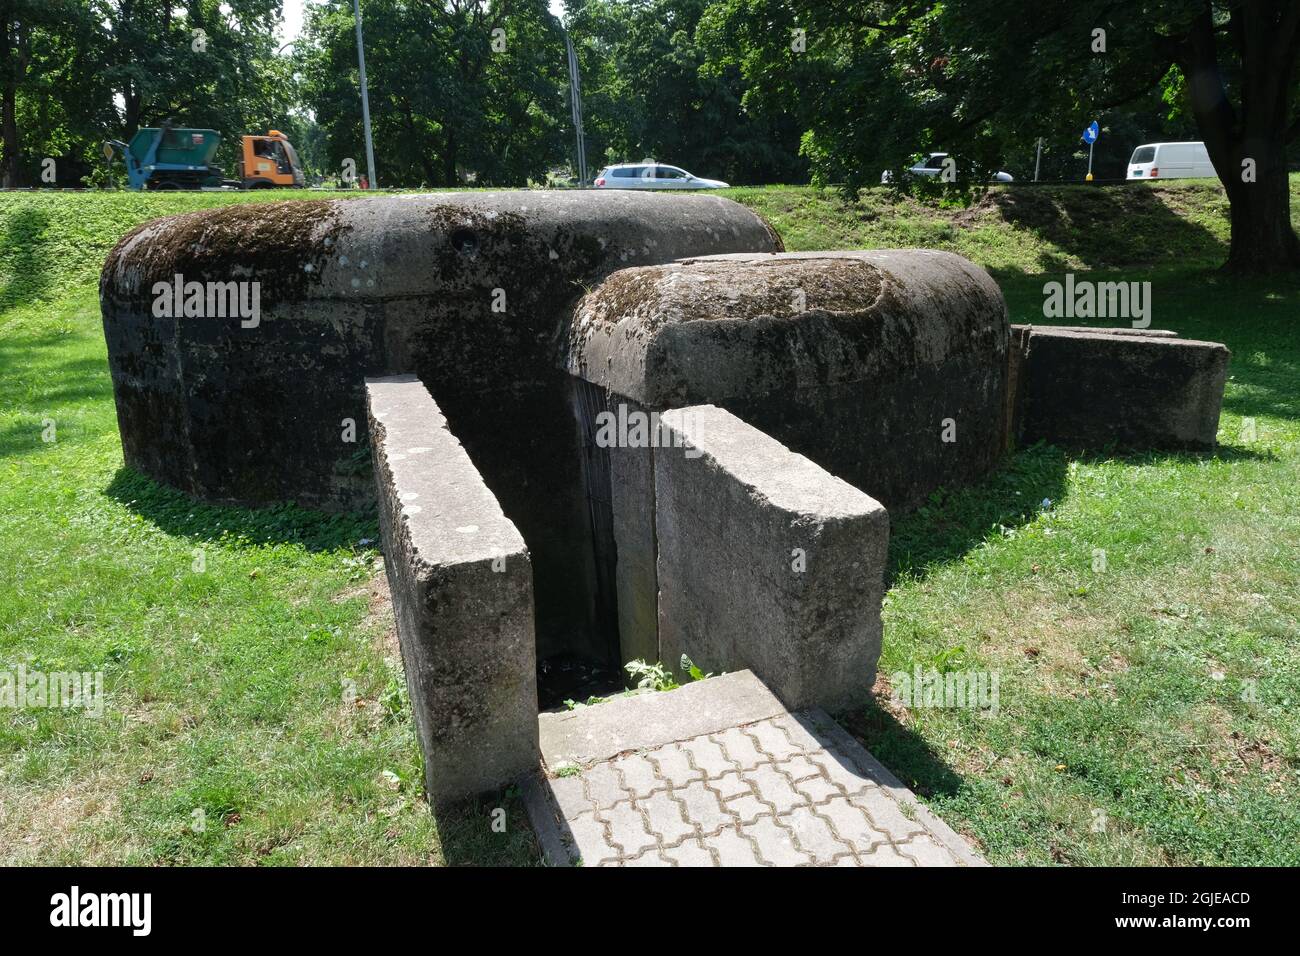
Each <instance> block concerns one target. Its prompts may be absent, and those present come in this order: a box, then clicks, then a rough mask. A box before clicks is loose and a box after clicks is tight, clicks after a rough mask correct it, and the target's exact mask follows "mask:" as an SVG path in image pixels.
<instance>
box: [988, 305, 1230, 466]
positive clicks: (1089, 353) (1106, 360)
mask: <svg viewBox="0 0 1300 956" xmlns="http://www.w3.org/2000/svg"><path fill="white" fill-rule="evenodd" d="M1012 343H1013V346H1012V350H1011V351H1012V359H1011V365H1012V366H1014V368H1013V369H1012V370H1011V371H1010V373H1009V375H1008V379H1009V381H1010V382H1011V383H1012V385H1013V387H1012V389H1011V390H1010V394H1009V399H1008V409H1009V412H1008V414H1009V417H1010V419H1011V422H1012V425H1011V429H1012V433H1013V435H1014V436H1016V437H1017V438H1018V440H1019V441H1022V442H1026V443H1029V442H1035V441H1049V442H1053V443H1055V444H1059V445H1062V446H1065V447H1068V448H1083V449H1096V448H1103V447H1105V446H1108V445H1117V446H1119V447H1122V448H1136V449H1145V448H1152V449H1168V450H1189V451H1209V450H1212V449H1213V448H1214V446H1215V436H1216V433H1217V432H1218V428H1219V413H1220V410H1221V407H1222V404H1223V387H1224V382H1225V381H1226V379H1227V373H1228V360H1229V358H1230V357H1231V353H1230V352H1229V351H1228V349H1227V348H1226V347H1225V346H1223V345H1221V344H1219V343H1217V342H1198V341H1194V340H1191V339H1181V338H1178V337H1176V336H1173V335H1171V334H1170V333H1168V332H1163V331H1161V330H1154V329H1113V330H1112V329H1074V328H1051V327H1042V326H1032V327H1029V326H1022V327H1016V328H1014V329H1013V330H1012Z"/></svg>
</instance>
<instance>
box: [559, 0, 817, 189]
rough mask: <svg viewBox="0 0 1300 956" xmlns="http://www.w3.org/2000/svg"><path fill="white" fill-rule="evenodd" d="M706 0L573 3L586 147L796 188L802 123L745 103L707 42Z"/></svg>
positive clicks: (735, 78) (616, 157)
mask: <svg viewBox="0 0 1300 956" xmlns="http://www.w3.org/2000/svg"><path fill="white" fill-rule="evenodd" d="M708 6H709V0H570V2H569V3H568V4H567V5H566V9H567V11H568V14H569V17H568V29H569V33H570V35H571V36H572V37H573V40H574V43H575V44H577V47H578V55H579V60H580V62H581V64H582V71H583V88H584V102H583V110H584V114H585V121H586V127H587V142H588V147H589V151H590V153H591V155H592V158H593V159H594V160H595V161H597V162H600V161H603V160H608V161H624V160H629V161H636V160H640V159H643V158H645V157H647V156H653V157H655V158H657V159H660V160H663V161H665V162H670V163H675V164H679V165H682V166H685V167H687V168H689V169H690V170H691V171H692V172H695V173H697V174H699V175H703V176H710V177H714V176H716V177H720V178H723V179H726V180H728V181H730V182H735V183H746V182H800V181H806V180H807V176H808V173H807V164H806V163H805V162H804V161H803V160H801V159H800V158H799V155H798V149H799V135H800V133H801V132H802V127H801V125H800V124H799V122H798V121H797V119H796V118H795V117H794V116H792V115H790V114H788V113H786V112H785V111H784V110H783V109H781V108H780V107H779V106H777V108H775V109H768V108H766V106H767V104H761V103H758V102H757V101H755V102H753V103H749V104H747V103H746V102H745V101H744V99H743V97H744V93H745V86H744V80H743V78H742V77H741V75H740V70H739V69H737V68H736V67H735V66H734V65H730V64H721V63H716V62H714V61H713V59H712V57H711V50H710V48H709V46H708V43H709V40H710V38H709V37H708V36H707V35H701V32H700V25H701V22H702V21H703V19H704V18H705V15H706V11H707V9H708Z"/></svg>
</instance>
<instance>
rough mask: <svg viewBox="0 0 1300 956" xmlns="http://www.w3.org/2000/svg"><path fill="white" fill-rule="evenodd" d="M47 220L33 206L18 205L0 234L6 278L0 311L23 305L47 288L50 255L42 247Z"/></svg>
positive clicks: (0, 288) (1, 294) (43, 214)
mask: <svg viewBox="0 0 1300 956" xmlns="http://www.w3.org/2000/svg"><path fill="white" fill-rule="evenodd" d="M49 225H50V217H49V216H47V215H46V214H45V212H44V211H42V210H40V209H37V208H36V207H35V206H19V207H18V209H16V210H15V211H14V212H12V213H11V214H10V215H9V218H8V220H7V221H6V222H5V228H4V232H3V234H0V255H2V256H4V258H5V259H6V260H7V268H8V272H9V279H8V281H7V282H6V283H5V284H4V286H3V287H0V308H11V307H13V306H15V305H23V304H25V303H27V302H31V301H33V300H34V299H36V298H38V297H39V296H40V295H41V293H43V292H44V291H45V290H46V289H47V288H48V287H49V285H50V274H49V268H50V262H51V258H52V257H51V255H50V252H49V250H47V249H46V248H45V241H46V240H45V230H46V229H48V228H49Z"/></svg>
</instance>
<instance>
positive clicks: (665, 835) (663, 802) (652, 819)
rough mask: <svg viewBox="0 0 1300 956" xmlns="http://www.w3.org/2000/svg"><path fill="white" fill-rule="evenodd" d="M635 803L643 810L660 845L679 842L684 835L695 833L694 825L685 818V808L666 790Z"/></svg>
mask: <svg viewBox="0 0 1300 956" xmlns="http://www.w3.org/2000/svg"><path fill="white" fill-rule="evenodd" d="M636 805H637V806H638V807H639V808H640V809H641V810H642V811H644V814H645V818H646V820H647V821H648V822H649V824H650V831H651V832H652V833H654V834H655V835H656V836H657V837H659V842H660V844H661V845H663V844H674V843H679V842H681V841H682V840H683V839H685V838H686V837H688V836H694V835H695V827H694V826H693V825H692V824H691V823H690V822H688V821H687V819H686V808H685V807H684V806H683V805H682V803H681V801H680V800H677V799H674V798H673V797H672V796H671V795H670V794H669V793H668V791H666V790H661V791H659V792H658V793H656V794H654V795H653V796H651V797H647V798H646V799H644V800H638V801H637V802H636Z"/></svg>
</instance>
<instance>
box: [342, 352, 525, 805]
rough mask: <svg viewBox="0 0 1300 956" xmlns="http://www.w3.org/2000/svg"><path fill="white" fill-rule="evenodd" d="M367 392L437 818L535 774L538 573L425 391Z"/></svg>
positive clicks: (387, 550)
mask: <svg viewBox="0 0 1300 956" xmlns="http://www.w3.org/2000/svg"><path fill="white" fill-rule="evenodd" d="M365 388H366V395H367V407H368V410H369V419H370V420H369V425H370V440H371V446H372V449H373V453H374V460H375V481H376V487H377V491H378V498H379V523H380V529H381V533H382V536H383V545H384V561H385V564H386V566H387V571H388V581H389V585H390V588H391V591H392V595H393V609H394V612H395V616H396V618H397V634H398V638H399V640H400V642H401V647H402V661H403V664H404V666H405V669H406V683H407V688H408V690H409V692H410V698H411V709H412V712H413V714H414V717H415V725H416V731H417V733H418V734H419V738H420V748H421V750H422V751H423V753H424V764H425V786H426V789H427V791H428V795H429V800H430V803H432V804H435V805H437V804H441V803H446V802H448V801H451V800H455V799H459V798H461V797H466V796H470V795H472V794H475V793H479V792H482V791H485V790H491V789H495V788H497V787H500V786H503V785H505V784H507V783H510V782H511V781H513V780H516V779H518V778H519V777H521V776H523V775H524V774H526V773H528V772H530V771H532V770H535V769H536V767H537V764H538V740H537V676H536V648H535V643H534V641H535V639H534V632H533V584H532V576H533V572H532V565H531V563H530V561H529V556H528V551H527V549H526V547H525V545H524V540H523V538H522V537H520V535H519V532H518V531H517V530H516V529H515V526H514V525H513V524H512V523H511V522H510V521H509V520H508V519H507V518H506V516H505V515H504V514H503V513H502V512H501V508H500V506H499V505H498V504H497V501H496V498H495V497H493V495H492V492H491V491H489V490H488V488H487V486H486V485H484V483H483V479H482V478H481V477H480V475H479V473H478V470H477V469H476V468H475V467H474V464H473V462H471V460H470V458H469V455H468V454H467V453H466V452H465V449H464V448H462V447H461V445H460V442H458V441H457V440H456V437H455V436H454V435H453V434H452V433H451V431H450V430H449V429H448V427H447V422H446V420H445V419H444V418H443V416H442V413H441V412H440V411H439V409H438V406H437V405H436V404H435V403H434V401H433V398H432V397H431V396H430V395H429V393H428V391H427V390H426V389H425V387H424V385H423V384H422V383H421V382H420V380H419V379H417V378H416V377H415V376H413V375H399V376H389V377H380V378H368V379H366V382H365Z"/></svg>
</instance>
